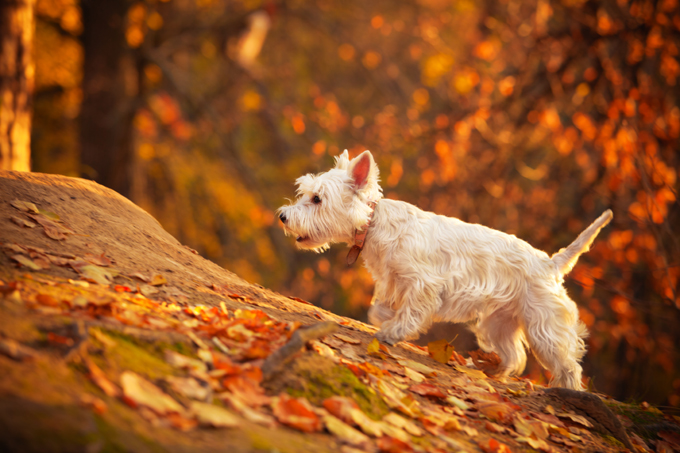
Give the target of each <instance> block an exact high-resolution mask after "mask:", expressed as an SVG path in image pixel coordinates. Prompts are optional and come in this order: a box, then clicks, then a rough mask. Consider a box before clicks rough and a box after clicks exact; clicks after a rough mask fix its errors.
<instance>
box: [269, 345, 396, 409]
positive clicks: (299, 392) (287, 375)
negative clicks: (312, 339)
mask: <svg viewBox="0 0 680 453" xmlns="http://www.w3.org/2000/svg"><path fill="white" fill-rule="evenodd" d="M264 386H265V387H266V388H267V389H268V390H269V391H270V392H272V393H280V392H286V393H288V394H290V395H291V396H295V397H305V398H307V400H309V402H310V403H312V404H314V405H316V406H322V404H323V400H325V399H326V398H330V397H332V396H346V397H349V398H352V399H353V400H354V401H356V403H357V404H358V405H359V407H360V408H361V410H363V411H364V413H365V414H366V415H368V416H369V417H371V418H373V419H374V420H380V419H381V418H382V417H383V416H384V415H385V414H387V413H388V412H389V408H388V407H387V405H386V404H385V402H384V401H383V400H382V399H381V398H380V397H379V396H378V395H377V394H376V393H375V392H374V391H373V390H372V389H370V388H369V387H367V386H366V385H365V384H363V383H362V382H361V381H360V380H359V379H357V377H356V376H355V375H354V374H353V373H352V372H351V371H350V370H349V369H347V368H345V367H342V366H338V365H336V364H335V363H333V361H331V360H330V359H327V358H325V357H319V356H318V355H316V354H312V353H303V354H302V355H301V356H299V357H297V358H295V359H294V360H293V362H292V363H291V364H290V365H289V366H287V367H286V368H285V369H284V370H283V371H282V372H281V373H279V374H277V375H275V376H273V377H272V378H271V379H270V380H269V381H267V382H265V383H264Z"/></svg>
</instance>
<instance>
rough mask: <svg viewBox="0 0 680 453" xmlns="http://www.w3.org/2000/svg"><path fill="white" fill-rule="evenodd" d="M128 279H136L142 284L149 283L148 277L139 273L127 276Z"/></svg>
mask: <svg viewBox="0 0 680 453" xmlns="http://www.w3.org/2000/svg"><path fill="white" fill-rule="evenodd" d="M128 277H131V278H136V279H138V280H141V281H143V282H144V283H149V282H150V281H151V279H149V277H146V276H145V275H142V274H140V273H139V272H135V273H134V274H129V275H128Z"/></svg>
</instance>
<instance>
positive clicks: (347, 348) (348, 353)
mask: <svg viewBox="0 0 680 453" xmlns="http://www.w3.org/2000/svg"><path fill="white" fill-rule="evenodd" d="M338 350H339V351H340V354H342V355H344V356H345V357H346V358H348V359H349V360H351V361H352V362H363V359H362V358H361V357H359V355H358V354H357V352H356V350H355V349H354V347H353V346H351V345H348V344H344V345H342V346H341V347H340V348H339V349H338Z"/></svg>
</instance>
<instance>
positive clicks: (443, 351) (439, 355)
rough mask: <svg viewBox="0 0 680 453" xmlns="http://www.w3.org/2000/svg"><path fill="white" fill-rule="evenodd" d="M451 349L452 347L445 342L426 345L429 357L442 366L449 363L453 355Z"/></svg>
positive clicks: (433, 342) (440, 341)
mask: <svg viewBox="0 0 680 453" xmlns="http://www.w3.org/2000/svg"><path fill="white" fill-rule="evenodd" d="M453 349H454V348H453V346H451V345H450V344H449V342H448V341H446V340H437V341H431V342H429V343H428V344H427V350H428V352H429V353H430V357H432V358H433V359H435V360H436V361H437V362H439V363H443V364H444V365H446V364H447V363H449V360H450V359H451V356H452V355H453Z"/></svg>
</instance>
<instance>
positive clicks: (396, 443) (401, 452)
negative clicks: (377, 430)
mask: <svg viewBox="0 0 680 453" xmlns="http://www.w3.org/2000/svg"><path fill="white" fill-rule="evenodd" d="M378 448H379V449H380V451H381V452H385V453H410V452H412V451H413V448H412V447H411V446H410V445H409V444H408V443H406V442H404V441H402V440H399V439H395V438H393V437H390V436H384V437H381V438H380V439H378Z"/></svg>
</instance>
